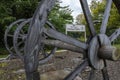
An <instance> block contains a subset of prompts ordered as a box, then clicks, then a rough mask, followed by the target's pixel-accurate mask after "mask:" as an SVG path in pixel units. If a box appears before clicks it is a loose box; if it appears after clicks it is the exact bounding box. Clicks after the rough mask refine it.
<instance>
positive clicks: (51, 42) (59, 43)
mask: <svg viewBox="0 0 120 80" xmlns="http://www.w3.org/2000/svg"><path fill="white" fill-rule="evenodd" d="M42 43H44V44H45V45H51V46H55V47H58V48H62V49H66V50H70V51H74V52H78V53H82V54H83V53H85V51H84V50H83V49H81V48H79V47H76V46H73V45H70V44H67V43H64V42H62V41H59V40H43V41H42Z"/></svg>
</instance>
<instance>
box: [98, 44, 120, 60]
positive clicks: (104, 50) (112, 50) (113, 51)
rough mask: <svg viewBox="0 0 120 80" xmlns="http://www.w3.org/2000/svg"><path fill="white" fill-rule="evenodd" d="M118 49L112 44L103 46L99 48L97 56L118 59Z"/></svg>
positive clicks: (119, 54) (119, 53)
mask: <svg viewBox="0 0 120 80" xmlns="http://www.w3.org/2000/svg"><path fill="white" fill-rule="evenodd" d="M119 51H120V50H119V49H117V48H116V47H113V46H103V47H101V48H100V49H99V52H98V56H99V57H100V58H103V59H108V60H113V61H115V60H118V59H119V58H120V52H119Z"/></svg>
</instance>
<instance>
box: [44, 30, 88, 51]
mask: <svg viewBox="0 0 120 80" xmlns="http://www.w3.org/2000/svg"><path fill="white" fill-rule="evenodd" d="M44 33H45V34H47V35H48V36H49V37H52V38H55V39H58V40H60V41H63V42H65V43H68V44H71V45H74V46H77V47H80V48H82V49H84V50H86V49H87V48H88V45H87V44H86V43H83V42H80V41H79V40H76V39H74V38H72V37H70V36H67V35H65V34H62V33H60V32H58V31H56V30H54V29H50V28H49V29H45V28H44Z"/></svg>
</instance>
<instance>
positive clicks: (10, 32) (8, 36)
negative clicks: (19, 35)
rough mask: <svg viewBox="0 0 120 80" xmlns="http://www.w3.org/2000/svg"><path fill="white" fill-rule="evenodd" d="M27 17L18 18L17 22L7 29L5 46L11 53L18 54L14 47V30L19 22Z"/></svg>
mask: <svg viewBox="0 0 120 80" xmlns="http://www.w3.org/2000/svg"><path fill="white" fill-rule="evenodd" d="M24 20H25V19H20V20H17V21H15V22H13V23H12V24H10V25H9V26H8V27H7V29H6V31H5V35H4V43H5V47H6V49H7V50H8V52H9V53H10V54H13V55H16V52H15V50H14V47H13V36H14V31H15V30H16V28H17V26H18V25H19V23H21V22H23V21H24Z"/></svg>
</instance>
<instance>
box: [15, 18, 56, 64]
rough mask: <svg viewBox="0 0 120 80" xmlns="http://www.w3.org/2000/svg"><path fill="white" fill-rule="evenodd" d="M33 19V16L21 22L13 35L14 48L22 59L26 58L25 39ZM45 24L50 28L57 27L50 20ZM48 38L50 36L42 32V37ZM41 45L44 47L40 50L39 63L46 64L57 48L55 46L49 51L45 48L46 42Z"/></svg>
mask: <svg viewBox="0 0 120 80" xmlns="http://www.w3.org/2000/svg"><path fill="white" fill-rule="evenodd" d="M31 20H32V18H30V19H27V20H25V21H23V22H21V23H20V24H19V25H18V27H17V29H16V30H15V32H14V37H13V42H14V43H13V45H14V50H15V52H16V54H17V55H18V56H19V57H20V58H21V59H22V60H24V55H25V53H24V47H25V41H26V38H27V33H28V28H29V25H30V21H31ZM45 26H47V27H49V28H52V29H55V28H54V26H53V25H52V24H51V23H50V22H49V21H47V22H46V25H45ZM46 38H48V36H47V35H45V34H43V33H42V39H44V40H45V39H46ZM41 46H43V47H44V48H43V49H42V50H41V51H40V52H39V56H40V57H39V64H44V63H45V62H47V61H48V60H49V59H50V58H52V56H53V54H54V53H55V51H56V49H57V48H56V47H53V49H52V50H51V51H49V52H48V51H47V50H45V47H46V46H45V45H44V44H42V45H41Z"/></svg>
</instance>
